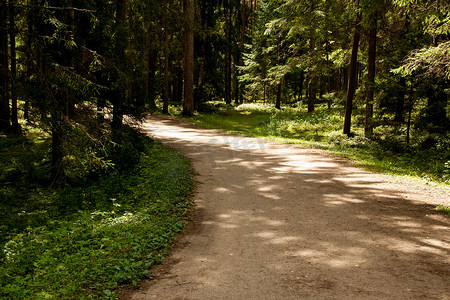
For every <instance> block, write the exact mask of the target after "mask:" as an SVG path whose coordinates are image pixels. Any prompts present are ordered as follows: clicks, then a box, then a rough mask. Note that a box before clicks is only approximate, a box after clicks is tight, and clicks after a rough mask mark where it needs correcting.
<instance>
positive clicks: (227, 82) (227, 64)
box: [225, 1, 232, 105]
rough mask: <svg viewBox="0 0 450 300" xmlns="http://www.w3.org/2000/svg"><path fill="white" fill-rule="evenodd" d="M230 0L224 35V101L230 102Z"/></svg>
mask: <svg viewBox="0 0 450 300" xmlns="http://www.w3.org/2000/svg"><path fill="white" fill-rule="evenodd" d="M230 2H231V1H228V2H227V4H226V5H227V6H228V7H227V8H226V10H225V11H226V16H225V18H226V25H225V26H226V35H227V44H226V50H225V51H226V52H225V103H226V104H227V105H229V104H231V25H232V24H231V21H232V20H231V3H230Z"/></svg>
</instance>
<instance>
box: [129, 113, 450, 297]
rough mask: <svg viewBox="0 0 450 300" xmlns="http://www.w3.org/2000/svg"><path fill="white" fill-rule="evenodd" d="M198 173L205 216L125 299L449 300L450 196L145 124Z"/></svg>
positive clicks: (169, 124)
mask: <svg viewBox="0 0 450 300" xmlns="http://www.w3.org/2000/svg"><path fill="white" fill-rule="evenodd" d="M143 128H144V130H145V131H146V132H147V133H148V134H149V135H151V136H153V137H155V138H157V139H159V140H161V141H162V142H163V143H165V144H167V145H170V146H171V147H174V148H176V149H178V150H179V151H181V152H182V153H184V154H186V155H187V156H188V157H190V158H191V159H192V162H193V167H194V169H195V170H196V171H197V172H198V173H199V175H198V176H197V180H198V181H199V185H198V194H197V196H196V204H197V212H196V213H195V217H194V219H195V220H194V222H193V223H192V224H190V225H189V226H188V229H187V231H186V234H184V235H183V236H182V237H181V238H180V241H179V243H178V246H177V247H176V249H175V250H174V253H173V254H172V256H171V257H170V258H168V259H167V261H166V263H165V264H164V265H163V266H161V267H159V268H158V269H157V270H156V276H155V280H152V281H148V282H146V283H144V284H143V286H142V287H141V288H140V289H139V290H136V291H128V292H125V293H123V294H122V296H121V297H122V298H123V299H199V300H203V299H450V230H449V229H450V220H449V218H448V217H447V216H445V215H443V214H440V213H437V212H435V211H433V210H432V209H431V208H430V206H429V205H428V206H427V205H426V203H428V204H447V205H448V204H449V202H450V192H449V190H446V189H442V188H441V189H438V188H435V187H431V186H428V185H426V184H422V183H417V182H414V181H408V180H404V179H403V182H399V181H397V180H396V179H395V178H394V177H391V176H384V175H378V174H373V173H370V172H368V171H365V170H361V169H359V168H357V167H355V166H354V165H353V164H352V163H350V162H348V161H346V160H344V159H339V158H336V157H332V156H330V155H327V154H326V153H325V152H323V151H319V150H312V149H304V148H300V147H293V146H290V145H282V144H276V143H271V142H267V141H263V140H259V139H253V138H241V137H237V136H233V135H229V134H225V133H222V132H220V131H214V130H207V129H201V128H198V127H195V126H191V125H186V124H183V123H181V122H180V121H178V120H173V119H169V118H165V117H156V116H154V117H150V118H149V120H148V122H146V123H145V124H144V125H143Z"/></svg>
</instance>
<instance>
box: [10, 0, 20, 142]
mask: <svg viewBox="0 0 450 300" xmlns="http://www.w3.org/2000/svg"><path fill="white" fill-rule="evenodd" d="M14 19H15V10H14V1H13V0H9V39H10V43H9V45H10V55H11V76H10V78H11V88H10V90H11V124H12V127H13V130H14V133H16V134H19V133H20V124H19V120H18V116H17V97H16V76H17V67H16V66H17V60H16V28H15V20H14Z"/></svg>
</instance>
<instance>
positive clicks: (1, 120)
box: [0, 0, 11, 132]
mask: <svg viewBox="0 0 450 300" xmlns="http://www.w3.org/2000/svg"><path fill="white" fill-rule="evenodd" d="M7 19H8V16H7V6H6V1H5V0H0V131H3V132H8V131H9V129H10V125H11V124H10V120H11V116H10V110H9V85H8V71H9V70H8V69H9V68H8V67H9V66H8V34H7Z"/></svg>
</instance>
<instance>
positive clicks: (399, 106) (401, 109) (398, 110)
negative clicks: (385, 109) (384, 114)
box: [394, 77, 406, 123]
mask: <svg viewBox="0 0 450 300" xmlns="http://www.w3.org/2000/svg"><path fill="white" fill-rule="evenodd" d="M399 84H400V86H401V91H400V94H399V96H398V97H397V99H396V102H395V116H394V121H395V122H399V123H403V122H404V121H405V116H404V115H405V96H406V78H405V77H400V81H399Z"/></svg>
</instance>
